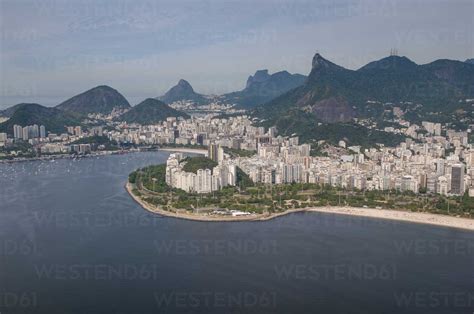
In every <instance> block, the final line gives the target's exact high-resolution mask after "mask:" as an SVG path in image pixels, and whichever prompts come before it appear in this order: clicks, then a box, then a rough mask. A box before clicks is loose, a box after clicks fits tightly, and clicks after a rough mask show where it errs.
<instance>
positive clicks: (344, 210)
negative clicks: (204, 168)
mask: <svg viewBox="0 0 474 314" xmlns="http://www.w3.org/2000/svg"><path fill="white" fill-rule="evenodd" d="M125 189H126V190H127V192H128V193H129V194H130V196H131V197H132V199H133V200H134V201H135V202H137V203H138V204H139V205H140V206H141V207H143V208H144V209H145V210H147V211H149V212H151V213H154V214H160V215H163V216H167V217H173V218H179V219H186V220H195V221H208V222H209V221H221V222H224V221H227V222H232V221H236V222H238V221H266V220H270V219H274V218H277V217H280V216H284V215H288V214H292V213H297V212H320V213H328V214H337V215H349V216H358V217H366V218H376V219H387V220H396V221H402V222H408V223H417V224H426V225H432V226H439V227H450V228H456V229H462V230H468V231H474V219H469V218H460V217H452V216H446V215H440V214H432V213H425V212H409V211H401V210H391V209H373V208H362V207H349V206H322V207H308V208H298V209H290V210H287V211H285V212H281V213H275V214H255V215H249V216H240V217H225V216H222V217H218V216H205V215H196V214H188V213H173V212H169V211H166V210H162V209H159V208H156V207H154V206H152V205H150V204H148V203H146V202H144V201H143V200H141V199H140V198H139V197H138V196H136V195H134V194H133V193H132V186H131V184H130V183H129V182H127V183H126V185H125Z"/></svg>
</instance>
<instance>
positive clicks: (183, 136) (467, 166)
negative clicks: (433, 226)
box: [135, 116, 474, 196]
mask: <svg viewBox="0 0 474 314" xmlns="http://www.w3.org/2000/svg"><path fill="white" fill-rule="evenodd" d="M409 127H412V126H409ZM148 128H149V127H145V130H147V131H148V132H149V133H147V131H144V130H143V129H142V130H141V132H140V131H138V130H137V132H139V134H140V135H138V134H136V136H137V137H135V139H136V140H138V141H152V142H156V141H158V142H164V143H166V142H173V143H182V144H201V145H206V146H208V147H209V157H210V158H212V159H214V160H216V161H219V165H221V164H226V163H227V164H229V163H230V164H232V165H235V166H238V167H240V168H241V169H242V170H243V171H244V172H245V173H247V174H248V175H249V177H250V178H251V179H252V180H253V181H254V182H259V183H265V184H284V183H292V182H297V183H317V184H329V185H332V186H339V187H342V188H347V189H360V190H364V189H366V190H399V191H412V192H414V193H418V192H420V191H426V192H428V193H439V194H444V195H462V194H464V193H465V192H466V191H468V192H470V194H471V195H473V196H474V147H473V146H472V144H468V133H467V132H456V131H454V130H446V132H445V135H444V136H441V125H440V124H438V123H431V122H423V124H422V126H421V127H419V126H415V127H414V129H415V130H423V132H419V134H422V136H418V133H415V134H414V135H415V136H414V138H416V139H417V141H416V140H414V139H411V138H408V139H407V140H406V141H405V142H402V143H401V144H400V145H398V146H397V147H383V146H380V147H379V148H371V149H362V148H361V147H359V146H351V147H348V148H346V144H345V142H344V141H341V142H340V146H341V147H339V148H340V149H342V150H341V152H339V153H333V154H330V155H329V157H315V156H311V145H310V144H300V143H299V141H298V137H282V136H277V134H276V133H277V132H276V131H277V130H276V129H275V128H270V129H269V130H268V131H267V132H265V130H264V129H263V128H260V127H254V126H252V123H251V121H250V120H249V119H248V118H247V117H244V116H240V117H231V118H227V119H211V120H206V118H197V119H196V118H194V119H189V120H176V119H169V120H168V121H166V122H164V123H163V124H162V125H159V126H154V127H153V128H155V130H154V131H155V132H153V131H151V130H150V129H148ZM221 147H230V148H235V149H244V150H255V151H256V154H255V155H253V156H251V157H237V158H233V159H229V158H228V156H225V154H224V153H223V151H220V150H219V148H221ZM180 167H181V166H180V163H179V157H177V156H176V155H173V156H171V157H170V159H169V160H168V169H170V170H169V171H170V176H169V177H167V180H168V182H169V183H170V184H171V185H172V186H174V187H178V188H182V189H183V190H186V191H199V192H200V193H206V191H213V190H216V189H218V188H219V187H222V186H223V185H222V184H220V185H219V184H217V183H214V185H213V184H212V183H209V182H217V181H218V180H217V178H214V179H212V176H213V175H215V173H219V171H217V172H214V171H211V170H204V169H203V171H202V172H199V173H198V174H186V173H184V172H182V171H181V170H180V169H181V168H180ZM172 169H174V170H172ZM171 171H176V172H175V174H176V175H175V177H174V178H175V180H174V181H173V180H171V178H172V176H171ZM177 178H179V179H177ZM201 178H206V179H201ZM200 180H204V181H200ZM212 180H214V181H212ZM190 182H191V183H190ZM200 182H204V183H203V187H201V186H200V184H201V183H200Z"/></svg>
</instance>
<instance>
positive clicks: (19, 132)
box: [13, 124, 46, 141]
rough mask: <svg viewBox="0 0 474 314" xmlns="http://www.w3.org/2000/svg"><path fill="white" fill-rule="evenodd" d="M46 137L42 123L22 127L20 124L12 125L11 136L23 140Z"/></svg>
mask: <svg viewBox="0 0 474 314" xmlns="http://www.w3.org/2000/svg"><path fill="white" fill-rule="evenodd" d="M45 137H46V128H45V127H44V125H40V126H38V125H37V124H34V125H27V126H25V127H22V126H21V125H17V124H15V125H14V126H13V138H14V139H22V140H23V141H28V140H29V139H37V138H45Z"/></svg>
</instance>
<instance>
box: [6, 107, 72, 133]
mask: <svg viewBox="0 0 474 314" xmlns="http://www.w3.org/2000/svg"><path fill="white" fill-rule="evenodd" d="M15 107H16V110H15V111H14V112H13V114H12V115H11V116H10V119H8V120H7V121H5V122H3V123H1V124H0V132H6V133H8V134H13V125H15V124H18V125H21V126H23V127H24V126H27V125H33V124H37V125H44V126H45V127H46V130H47V131H48V132H53V133H64V132H65V131H66V128H65V127H66V126H73V125H79V124H80V122H81V116H80V115H78V114H75V113H72V112H66V111H62V110H59V109H56V108H50V107H44V106H41V105H38V104H18V105H16V106H15Z"/></svg>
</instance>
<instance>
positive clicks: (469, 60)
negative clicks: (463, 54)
mask: <svg viewBox="0 0 474 314" xmlns="http://www.w3.org/2000/svg"><path fill="white" fill-rule="evenodd" d="M464 62H466V63H470V64H474V58H473V59H467V60H466V61H464Z"/></svg>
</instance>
